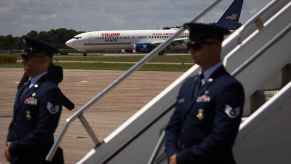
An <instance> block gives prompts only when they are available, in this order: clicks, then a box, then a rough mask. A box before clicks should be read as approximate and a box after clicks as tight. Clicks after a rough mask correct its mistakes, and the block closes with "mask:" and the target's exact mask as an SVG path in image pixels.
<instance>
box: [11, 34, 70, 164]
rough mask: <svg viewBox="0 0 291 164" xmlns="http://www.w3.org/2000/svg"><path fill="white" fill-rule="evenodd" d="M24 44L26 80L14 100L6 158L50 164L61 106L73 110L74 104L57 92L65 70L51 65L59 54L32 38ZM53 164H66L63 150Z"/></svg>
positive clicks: (18, 163)
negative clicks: (55, 55)
mask: <svg viewBox="0 0 291 164" xmlns="http://www.w3.org/2000/svg"><path fill="white" fill-rule="evenodd" d="M23 40H24V43H25V54H23V55H22V58H23V64H24V77H23V78H22V80H21V81H22V82H21V83H20V85H19V87H18V90H17V94H16V98H15V103H14V113H13V118H12V121H11V124H10V126H9V132H8V136H7V144H6V150H5V156H6V158H7V160H8V161H10V162H11V163H12V164H26V163H31V164H44V163H48V162H46V161H45V157H46V155H47V153H48V151H49V149H50V148H51V146H52V144H53V143H54V132H55V130H56V128H57V126H58V122H59V118H60V115H61V110H62V106H64V105H66V106H67V107H68V108H70V109H72V108H74V104H73V103H72V102H71V101H70V100H69V99H67V98H66V97H65V96H64V95H63V94H62V92H61V90H60V89H59V88H58V83H59V82H60V81H61V80H62V77H60V75H61V76H62V70H61V72H60V69H59V68H58V69H56V68H57V67H56V66H54V65H53V64H52V58H53V55H54V54H55V53H57V52H58V50H57V49H55V48H53V47H51V46H49V45H48V44H46V43H44V42H40V41H37V40H34V39H31V38H24V39H23ZM52 163H54V164H57V163H64V160H63V154H62V150H61V149H58V151H57V154H56V156H55V158H54V159H53V162H52Z"/></svg>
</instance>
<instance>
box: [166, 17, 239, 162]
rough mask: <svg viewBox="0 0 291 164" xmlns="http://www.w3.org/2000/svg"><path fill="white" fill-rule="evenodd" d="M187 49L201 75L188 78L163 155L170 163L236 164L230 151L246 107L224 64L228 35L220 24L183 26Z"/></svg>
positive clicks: (170, 123) (172, 120)
mask: <svg viewBox="0 0 291 164" xmlns="http://www.w3.org/2000/svg"><path fill="white" fill-rule="evenodd" d="M185 26H186V28H188V29H189V31H190V36H189V40H190V41H189V43H188V48H189V51H190V52H191V55H192V59H193V62H194V63H195V64H198V65H199V66H200V68H201V70H202V71H201V73H200V74H199V75H196V76H193V77H190V78H188V79H187V80H185V82H184V83H183V85H182V87H181V89H180V92H179V95H178V99H177V105H176V109H175V111H174V114H173V115H172V117H171V119H170V121H169V123H168V125H167V128H166V139H165V151H166V154H167V155H168V157H169V163H170V164H235V160H234V157H233V153H232V147H233V145H234V142H235V138H236V136H237V133H238V129H239V125H240V122H241V116H242V113H243V105H244V90H243V87H242V85H241V84H240V82H238V81H237V80H236V79H235V78H234V77H232V76H231V75H230V74H229V73H227V72H226V70H225V68H224V66H223V65H222V64H221V61H220V52H221V44H222V41H223V39H224V35H226V34H228V33H229V31H228V30H226V29H225V28H223V27H220V26H219V25H217V24H196V23H188V24H185Z"/></svg>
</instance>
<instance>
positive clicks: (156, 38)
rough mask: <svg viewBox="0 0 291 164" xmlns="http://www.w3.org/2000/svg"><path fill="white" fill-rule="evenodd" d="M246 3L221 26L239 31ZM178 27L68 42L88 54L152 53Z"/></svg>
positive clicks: (238, 0) (235, 6)
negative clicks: (243, 7)
mask: <svg viewBox="0 0 291 164" xmlns="http://www.w3.org/2000/svg"><path fill="white" fill-rule="evenodd" d="M242 4H243V0H234V2H233V3H232V4H231V6H230V7H229V8H228V9H227V11H226V12H225V13H224V14H223V16H222V17H221V18H220V19H219V21H218V22H217V24H219V25H221V26H223V27H225V28H228V29H229V30H235V29H237V28H238V27H240V25H241V24H240V23H239V18H240V14H241V10H242ZM178 28H179V27H170V28H165V29H161V30H118V31H94V32H85V33H81V34H79V35H76V36H74V37H73V38H72V39H70V40H68V41H67V42H66V45H67V46H68V47H71V48H73V49H76V50H78V51H80V52H83V53H84V54H86V53H87V52H98V51H119V52H143V53H148V52H150V51H151V50H153V49H154V48H155V47H156V46H157V45H159V44H161V43H163V42H164V41H165V40H167V39H168V38H169V37H171V36H172V35H174V34H175V33H176V32H177V31H178ZM188 35H189V32H188V31H187V30H186V31H185V32H184V33H182V34H181V35H180V36H179V37H178V38H176V39H175V40H174V41H173V43H172V46H177V45H182V47H183V46H184V47H185V44H183V43H185V42H186V41H187V39H188Z"/></svg>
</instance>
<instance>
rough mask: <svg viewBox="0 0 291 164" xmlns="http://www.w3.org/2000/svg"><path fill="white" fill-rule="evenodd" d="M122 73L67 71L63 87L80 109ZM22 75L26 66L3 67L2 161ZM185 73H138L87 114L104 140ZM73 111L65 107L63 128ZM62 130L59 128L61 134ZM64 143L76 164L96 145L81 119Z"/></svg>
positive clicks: (69, 161) (0, 161) (69, 162)
mask: <svg viewBox="0 0 291 164" xmlns="http://www.w3.org/2000/svg"><path fill="white" fill-rule="evenodd" d="M121 73H122V71H109V70H104V71H103V70H65V72H64V75H65V77H64V81H63V82H62V83H61V85H60V87H61V88H62V90H63V92H64V93H65V94H66V95H67V96H68V97H69V98H71V99H72V100H73V101H74V102H75V104H76V109H78V108H79V107H80V106H81V105H83V104H84V103H85V102H87V101H88V100H89V99H90V98H91V97H92V96H94V95H95V94H96V93H97V92H99V91H100V90H102V89H103V88H104V87H105V86H106V85H108V84H109V83H110V82H111V81H112V80H113V79H115V78H116V77H117V76H118V75H120V74H121ZM21 74H22V69H17V68H0V77H1V78H0V84H1V87H0V131H1V133H0V164H6V163H7V162H5V160H4V156H3V148H4V144H5V140H6V135H7V128H8V125H9V123H10V121H11V117H12V110H13V109H12V106H13V101H14V97H15V92H16V86H17V84H18V80H19V79H20V77H21ZM181 74H182V73H181V72H180V73H179V72H148V71H146V72H137V73H135V74H134V75H133V76H132V77H131V78H130V79H128V80H126V81H124V82H123V83H122V84H121V85H120V86H119V87H117V88H115V89H114V90H113V91H112V92H111V93H109V94H108V95H107V96H105V97H104V98H103V99H102V100H101V101H100V102H98V103H97V104H95V105H94V106H93V107H92V108H91V109H89V110H88V111H87V112H86V113H85V116H86V118H88V121H89V123H90V125H92V127H93V128H94V130H95V132H96V134H97V135H98V136H99V137H100V138H101V139H102V138H104V137H106V136H107V135H108V134H109V133H110V132H111V131H112V130H114V129H115V128H116V127H118V126H119V125H120V124H121V123H122V122H124V121H125V120H126V119H127V118H129V117H130V116H131V115H132V114H134V113H135V112H136V111H137V110H138V109H139V108H140V107H142V106H143V105H144V104H145V103H146V102H148V101H149V100H151V99H152V98H153V97H154V96H155V95H157V94H158V93H159V92H160V91H162V90H163V89H164V88H165V87H166V86H168V85H169V84H170V83H171V82H172V81H174V80H175V79H176V78H178V77H179V76H180V75H181ZM71 114H72V112H70V111H68V110H66V109H64V112H63V113H62V118H61V121H60V125H59V127H62V125H63V123H64V120H65V118H67V117H68V116H70V115H71ZM59 130H60V129H59V128H58V130H57V133H58V131H59ZM61 146H62V147H63V148H64V152H65V160H66V163H67V164H72V163H75V162H76V161H77V160H79V159H80V158H81V157H82V156H83V155H85V154H86V153H87V152H88V151H89V150H90V149H91V148H92V147H93V145H92V143H91V141H90V139H89V138H88V136H87V133H86V132H85V131H84V129H83V128H82V127H81V124H80V122H79V121H78V120H76V121H75V122H74V123H73V124H72V126H71V127H70V129H69V130H68V131H67V133H66V135H65V137H64V140H63V142H62V143H61Z"/></svg>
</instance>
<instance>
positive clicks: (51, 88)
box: [39, 80, 59, 95]
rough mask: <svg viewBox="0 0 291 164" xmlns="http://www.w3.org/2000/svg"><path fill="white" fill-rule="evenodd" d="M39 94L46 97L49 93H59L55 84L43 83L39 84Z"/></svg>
mask: <svg viewBox="0 0 291 164" xmlns="http://www.w3.org/2000/svg"><path fill="white" fill-rule="evenodd" d="M39 87H40V88H39V92H40V93H41V94H42V95H47V94H48V93H50V92H56V93H57V92H58V91H59V87H58V85H57V84H56V83H54V82H51V81H48V80H47V81H43V82H42V83H41V84H39Z"/></svg>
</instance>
